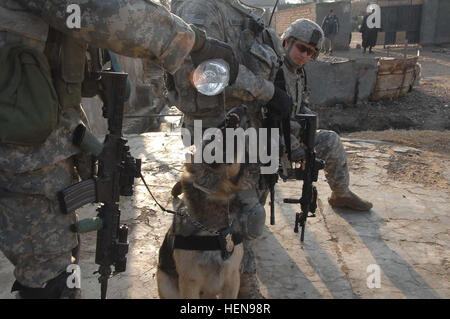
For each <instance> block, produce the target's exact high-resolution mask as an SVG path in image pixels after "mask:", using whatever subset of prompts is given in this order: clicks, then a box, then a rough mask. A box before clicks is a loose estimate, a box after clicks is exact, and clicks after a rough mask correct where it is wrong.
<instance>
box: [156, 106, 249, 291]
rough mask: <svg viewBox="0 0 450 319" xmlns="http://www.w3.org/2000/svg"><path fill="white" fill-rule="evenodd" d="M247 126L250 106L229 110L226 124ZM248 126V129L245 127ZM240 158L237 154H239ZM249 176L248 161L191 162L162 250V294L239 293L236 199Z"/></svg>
mask: <svg viewBox="0 0 450 319" xmlns="http://www.w3.org/2000/svg"><path fill="white" fill-rule="evenodd" d="M243 123H245V126H246V125H248V117H247V116H246V107H245V106H243V105H240V106H237V107H235V108H233V109H232V110H230V111H229V112H228V113H227V117H226V120H225V122H224V125H223V126H222V132H223V133H224V129H225V128H229V127H231V128H236V127H243V128H244V125H243ZM244 129H245V128H244ZM235 158H236V157H235ZM247 175H248V173H247V171H246V168H245V165H244V164H240V163H232V164H224V163H221V164H217V163H215V164H206V163H199V164H197V163H195V164H192V163H187V164H185V167H184V171H183V173H182V175H181V181H180V182H178V183H177V184H176V185H175V186H174V189H173V190H172V194H173V195H175V196H177V195H178V194H179V193H181V192H182V193H184V195H183V199H182V201H181V200H179V199H178V198H175V199H174V208H175V211H176V212H177V214H176V215H174V219H173V222H172V225H171V227H170V228H169V230H168V231H167V233H166V236H165V238H164V242H163V244H162V246H161V248H160V251H159V263H158V271H157V274H156V277H157V282H158V292H159V296H160V298H164V299H166V298H168V299H178V298H189V299H191V298H192V299H197V298H209V299H212V298H225V299H231V298H236V297H237V295H238V292H239V286H240V273H239V268H240V264H241V261H242V257H243V254H244V250H243V245H242V237H241V236H240V235H239V231H238V227H235V225H236V224H238V223H237V222H235V223H233V220H236V219H237V218H236V213H237V212H238V211H239V210H238V207H237V206H236V204H233V202H232V198H233V197H234V195H235V193H236V192H237V191H238V190H239V189H240V188H241V186H242V183H243V180H244V179H245V177H246V176H247Z"/></svg>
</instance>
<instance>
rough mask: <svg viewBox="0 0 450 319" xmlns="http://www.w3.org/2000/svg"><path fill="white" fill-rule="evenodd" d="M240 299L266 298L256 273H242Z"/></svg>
mask: <svg viewBox="0 0 450 319" xmlns="http://www.w3.org/2000/svg"><path fill="white" fill-rule="evenodd" d="M238 299H266V298H265V297H264V296H263V295H262V294H261V291H260V290H259V282H258V278H256V274H255V273H242V274H241V285H240V287H239V293H238Z"/></svg>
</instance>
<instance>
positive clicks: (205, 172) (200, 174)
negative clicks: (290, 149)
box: [182, 105, 250, 200]
mask: <svg viewBox="0 0 450 319" xmlns="http://www.w3.org/2000/svg"><path fill="white" fill-rule="evenodd" d="M249 123H250V122H249V118H248V115H247V107H246V106H245V105H238V106H236V107H234V108H232V109H231V110H230V111H228V113H227V114H226V117H225V120H224V122H223V123H222V125H221V127H220V131H221V132H222V138H223V141H226V129H227V128H231V129H237V128H242V129H244V130H246V129H247V128H248V127H249V125H250V124H249ZM214 138H216V136H214ZM214 138H210V139H208V140H204V143H203V145H202V151H203V149H204V148H205V147H206V146H207V145H208V144H209V143H211V142H212V141H214ZM222 145H223V160H222V161H220V162H212V163H209V164H208V163H187V164H185V171H184V173H183V177H182V179H183V181H184V182H189V183H192V184H193V185H194V187H196V188H198V189H200V190H203V191H204V192H205V193H207V195H208V198H210V199H211V200H228V199H230V198H231V197H232V196H233V195H234V193H236V191H238V190H239V189H240V188H241V187H242V183H243V180H244V178H245V177H246V176H248V172H247V168H246V164H245V163H238V162H237V160H236V159H237V158H238V156H240V155H241V154H236V147H234V148H232V151H233V158H234V159H235V161H234V162H233V163H226V160H225V159H226V155H227V154H226V152H227V150H228V151H229V148H227V147H226V143H225V142H223V144H222Z"/></svg>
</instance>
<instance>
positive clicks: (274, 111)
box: [267, 86, 292, 120]
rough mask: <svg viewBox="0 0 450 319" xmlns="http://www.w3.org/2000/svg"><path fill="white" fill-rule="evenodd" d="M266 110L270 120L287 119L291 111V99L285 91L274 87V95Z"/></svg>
mask: <svg viewBox="0 0 450 319" xmlns="http://www.w3.org/2000/svg"><path fill="white" fill-rule="evenodd" d="M267 108H268V109H269V116H270V117H271V118H272V119H278V120H282V119H288V118H289V116H290V114H291V110H292V99H291V98H290V97H289V95H288V94H287V93H286V92H285V91H283V90H282V89H280V88H279V87H277V86H275V93H274V94H273V97H272V99H271V100H270V101H269V102H268V103H267Z"/></svg>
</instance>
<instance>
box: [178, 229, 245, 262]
mask: <svg viewBox="0 0 450 319" xmlns="http://www.w3.org/2000/svg"><path fill="white" fill-rule="evenodd" d="M218 233H219V234H218V235H216V236H180V235H175V242H174V248H175V249H184V250H202V251H206V250H220V251H221V254H222V259H223V260H227V259H228V258H229V257H230V256H231V255H232V254H233V251H234V246H236V245H239V244H240V243H242V240H243V237H242V235H241V234H238V233H232V232H231V229H230V227H227V228H224V229H221V230H219V231H218Z"/></svg>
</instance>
